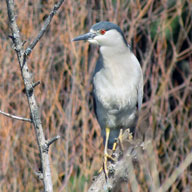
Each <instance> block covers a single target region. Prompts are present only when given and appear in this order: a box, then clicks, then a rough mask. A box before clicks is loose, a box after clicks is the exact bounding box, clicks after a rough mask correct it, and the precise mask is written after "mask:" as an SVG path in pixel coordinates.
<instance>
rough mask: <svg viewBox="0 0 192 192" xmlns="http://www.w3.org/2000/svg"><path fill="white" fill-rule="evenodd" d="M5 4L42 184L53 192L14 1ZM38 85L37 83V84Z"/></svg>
mask: <svg viewBox="0 0 192 192" xmlns="http://www.w3.org/2000/svg"><path fill="white" fill-rule="evenodd" d="M63 1H64V0H62V1H59V3H57V4H56V5H55V6H54V8H53V11H52V12H51V14H50V15H49V17H48V18H47V20H46V21H47V22H45V25H44V26H43V28H42V30H41V32H40V33H39V35H38V36H37V38H36V40H35V41H34V42H33V43H32V45H31V47H30V48H29V50H30V51H29V53H30V52H31V50H32V49H33V48H34V47H35V45H36V44H37V42H38V41H39V40H40V38H41V37H42V36H43V34H44V32H45V30H46V29H47V26H48V24H49V23H50V22H51V19H52V17H53V16H54V15H55V13H56V10H57V9H58V8H59V7H60V6H61V4H62V3H63ZM6 3H7V11H8V18H9V23H10V28H11V31H12V35H11V39H12V40H13V44H14V49H15V51H16V53H17V58H18V61H19V65H20V69H21V73H22V78H23V81H24V85H25V90H26V95H27V99H28V104H29V108H30V111H31V118H32V122H33V125H34V128H35V133H36V139H37V143H38V146H39V151H40V158H41V166H42V174H43V183H44V191H46V192H52V191H53V185H52V179H51V170H50V164H49V155H48V150H45V146H47V143H46V140H45V136H44V133H43V127H42V123H41V118H40V114H39V108H38V105H37V102H36V99H35V95H34V91H33V88H34V85H35V84H34V83H33V81H32V78H31V75H30V72H29V68H28V65H27V58H26V54H25V50H24V48H23V42H22V41H21V36H20V32H19V29H18V26H17V23H16V16H15V11H14V1H13V0H6ZM37 84H38V83H37Z"/></svg>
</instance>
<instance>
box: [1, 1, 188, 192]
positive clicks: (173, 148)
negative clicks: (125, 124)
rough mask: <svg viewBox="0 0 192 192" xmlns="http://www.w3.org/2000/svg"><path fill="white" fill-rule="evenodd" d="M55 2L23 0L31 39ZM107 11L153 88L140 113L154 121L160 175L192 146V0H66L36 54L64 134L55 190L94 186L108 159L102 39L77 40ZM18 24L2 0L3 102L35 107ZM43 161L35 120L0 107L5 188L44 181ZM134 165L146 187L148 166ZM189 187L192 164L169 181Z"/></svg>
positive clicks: (21, 108) (42, 90)
mask: <svg viewBox="0 0 192 192" xmlns="http://www.w3.org/2000/svg"><path fill="white" fill-rule="evenodd" d="M55 2H56V1H54V0H39V1H37V0H34V1H32V0H27V1H26V0H19V1H15V7H16V12H17V24H18V26H19V29H20V31H21V36H22V38H23V41H26V43H25V45H24V46H25V47H27V45H28V44H29V43H30V42H31V41H32V40H33V38H34V37H35V36H36V35H37V33H38V31H39V30H40V27H41V26H42V24H43V21H44V20H45V18H46V17H47V15H48V14H49V12H50V10H51V9H52V7H53V5H54V3H55ZM101 20H107V21H111V22H114V23H117V24H118V25H119V26H120V27H121V29H122V30H123V31H124V33H125V36H126V39H127V41H128V42H129V44H130V45H131V47H132V50H133V52H134V53H135V54H136V55H137V57H138V59H139V61H140V63H141V65H142V69H143V74H144V83H145V88H144V103H143V106H142V113H141V116H140V120H139V122H140V124H141V128H142V122H143V121H147V122H148V125H147V128H148V129H149V130H150V133H151V135H152V139H153V141H152V143H153V153H154V154H155V163H156V165H157V169H158V175H159V180H160V183H163V182H164V181H165V180H166V179H167V178H169V176H170V174H171V173H172V172H173V171H174V170H175V168H176V167H177V166H178V165H179V164H180V163H181V162H182V161H183V160H184V159H185V157H186V155H187V154H188V153H189V152H190V151H191V149H192V130H191V129H192V2H191V0H102V1H98V0H92V1H91V0H87V1H84V0H75V1H70V0H69V1H65V2H64V4H63V6H62V7H61V9H60V10H59V11H58V14H57V15H56V16H55V17H54V19H53V21H52V23H51V25H50V27H49V29H48V31H47V32H46V34H45V35H44V36H43V38H42V39H41V41H40V42H39V44H38V45H37V46H36V47H35V49H34V50H33V52H32V54H31V55H30V57H29V60H28V65H29V68H30V71H31V73H32V75H33V78H34V81H35V82H36V81H40V82H41V84H40V86H39V87H37V88H36V89H35V95H36V98H37V101H38V104H39V108H40V112H41V117H42V123H43V127H44V132H45V135H46V137H47V138H51V137H53V136H55V135H61V139H60V140H59V141H57V142H56V143H55V144H54V145H53V146H51V148H50V151H49V155H50V163H51V170H52V178H53V185H54V191H67V192H76V191H77V192H78V191H87V189H88V187H89V185H90V183H91V180H92V178H93V175H94V174H95V173H96V172H97V170H98V169H99V168H100V167H101V165H102V155H103V144H102V138H101V135H100V128H99V125H98V123H97V121H96V119H95V116H94V113H93V107H92V100H91V90H92V85H91V74H92V72H93V69H94V66H95V62H96V59H97V56H98V47H95V46H90V45H89V44H88V43H84V42H79V43H75V44H74V43H73V42H71V40H72V38H73V37H75V36H77V35H79V34H82V33H85V32H87V31H88V30H89V28H90V27H91V26H92V25H93V24H94V23H96V22H98V21H101ZM10 34H11V33H10V29H9V26H8V19H7V10H6V3H5V1H2V0H1V6H0V110H2V111H5V112H9V113H11V114H15V115H19V116H23V117H29V107H28V103H27V99H26V96H25V94H24V93H23V91H22V90H23V88H24V85H23V82H22V78H21V74H20V68H19V65H18V62H17V58H16V54H15V52H14V50H13V48H12V42H11V40H10V39H9V38H8V35H10ZM138 131H139V130H138ZM146 162H147V159H146V161H145V163H146ZM39 169H40V160H39V151H38V146H37V143H36V138H35V132H34V129H33V127H32V125H31V124H30V123H26V122H22V121H16V120H13V119H9V118H7V117H5V116H3V115H0V191H13V192H16V191H29V192H30V191H41V190H42V189H43V185H42V183H41V182H39V180H38V179H37V178H36V176H35V174H34V172H35V171H38V170H39ZM136 175H137V179H138V182H139V184H140V187H141V191H148V188H149V186H147V182H146V180H145V174H144V173H143V170H142V169H140V170H139V171H136ZM191 190H192V166H190V167H188V168H187V169H186V170H185V171H184V172H183V173H182V174H181V176H180V177H179V178H178V179H177V180H176V182H175V183H174V184H173V185H172V186H171V188H170V189H169V191H174V192H175V191H183V192H184V191H185V192H187V191H191ZM121 191H125V190H123V189H122V190H121Z"/></svg>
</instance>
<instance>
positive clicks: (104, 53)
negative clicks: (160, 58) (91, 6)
mask: <svg viewBox="0 0 192 192" xmlns="http://www.w3.org/2000/svg"><path fill="white" fill-rule="evenodd" d="M81 40H85V41H88V42H89V43H90V44H96V45H98V46H99V51H100V54H99V59H98V60H97V63H96V66H95V70H94V72H93V77H92V79H93V80H92V82H93V99H94V106H95V107H94V108H95V113H96V117H97V120H98V123H99V125H100V127H101V135H102V136H103V138H104V143H105V146H104V171H105V173H106V176H107V177H108V169H107V160H108V158H109V159H110V158H111V156H110V155H109V154H108V148H110V149H111V148H113V145H114V143H115V141H116V139H117V138H118V137H120V133H122V132H121V131H120V130H125V129H128V128H129V129H130V131H131V133H133V134H134V131H135V125H136V120H137V117H138V115H137V114H138V112H139V111H140V109H141V105H142V100H143V73H142V68H141V65H140V63H139V61H138V59H137V58H136V56H135V55H134V53H133V52H132V50H131V47H130V45H129V44H128V43H127V41H126V38H125V36H124V33H123V32H122V30H121V29H120V27H119V26H118V25H116V24H114V23H111V22H108V21H100V22H98V23H96V24H94V25H93V26H92V27H91V29H90V31H89V32H88V33H85V34H83V35H79V36H77V37H75V38H74V39H73V40H72V41H81Z"/></svg>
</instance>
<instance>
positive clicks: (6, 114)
mask: <svg viewBox="0 0 192 192" xmlns="http://www.w3.org/2000/svg"><path fill="white" fill-rule="evenodd" d="M0 113H1V114H3V115H5V116H6V117H10V118H12V119H16V120H21V121H27V122H30V123H31V122H32V120H31V119H28V118H25V117H19V116H15V115H11V114H9V113H5V112H3V111H1V110H0Z"/></svg>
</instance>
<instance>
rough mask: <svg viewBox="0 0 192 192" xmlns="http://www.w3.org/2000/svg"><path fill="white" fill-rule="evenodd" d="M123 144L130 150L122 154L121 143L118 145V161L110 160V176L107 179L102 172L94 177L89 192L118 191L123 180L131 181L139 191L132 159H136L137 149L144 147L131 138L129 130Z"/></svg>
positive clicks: (136, 190) (133, 188) (116, 153)
mask: <svg viewBox="0 0 192 192" xmlns="http://www.w3.org/2000/svg"><path fill="white" fill-rule="evenodd" d="M131 136H132V135H131ZM123 146H124V148H125V149H128V150H127V151H124V152H123V154H122V152H121V149H120V145H118V147H117V149H116V151H115V152H114V153H113V157H114V159H116V161H115V162H108V169H109V178H108V179H107V181H106V179H105V174H104V173H103V172H102V173H101V174H100V175H98V176H97V177H96V178H95V179H94V181H93V183H92V185H91V186H90V188H89V190H88V192H102V191H111V192H115V191H118V189H119V186H120V184H121V183H123V182H129V183H130V185H131V190H132V191H133V192H138V191H139V184H138V181H137V179H136V175H135V171H134V167H133V162H132V161H133V159H136V154H137V152H136V151H137V150H138V149H141V148H143V146H142V145H140V144H139V143H138V142H135V141H133V140H131V139H130V133H129V131H125V133H124V134H123Z"/></svg>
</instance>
